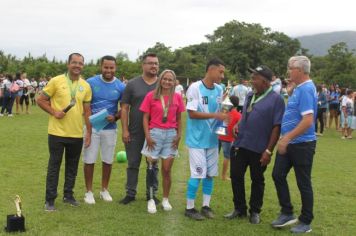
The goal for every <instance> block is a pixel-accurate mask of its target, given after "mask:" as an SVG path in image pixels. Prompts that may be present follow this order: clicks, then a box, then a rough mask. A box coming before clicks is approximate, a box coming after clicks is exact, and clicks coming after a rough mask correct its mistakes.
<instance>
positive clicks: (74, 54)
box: [68, 52, 84, 64]
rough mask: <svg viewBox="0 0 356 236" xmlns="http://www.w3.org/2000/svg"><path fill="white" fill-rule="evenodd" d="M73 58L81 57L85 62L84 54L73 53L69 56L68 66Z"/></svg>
mask: <svg viewBox="0 0 356 236" xmlns="http://www.w3.org/2000/svg"><path fill="white" fill-rule="evenodd" d="M73 56H80V57H82V58H83V61H84V57H83V55H82V54H80V53H78V52H74V53H71V54H70V55H69V56H68V64H69V63H70V61H71V60H72V57H73Z"/></svg>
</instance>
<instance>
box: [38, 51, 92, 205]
mask: <svg viewBox="0 0 356 236" xmlns="http://www.w3.org/2000/svg"><path fill="white" fill-rule="evenodd" d="M83 66H84V57H83V56H82V55H81V54H79V53H72V54H71V55H69V58H68V64H67V68H68V72H67V73H65V74H62V75H59V76H56V77H54V78H52V79H51V80H50V81H49V83H48V84H47V86H46V87H45V88H44V89H43V91H42V93H41V94H40V96H39V97H38V98H37V104H38V105H39V106H40V107H41V108H42V109H43V110H44V111H46V112H47V113H48V114H50V117H49V122H48V147H49V152H50V157H49V161H48V170H47V179H46V203H45V210H46V211H54V210H55V207H54V200H55V199H56V197H57V187H58V178H59V171H60V166H61V162H62V158H63V153H64V151H65V181H64V193H63V202H65V203H68V204H70V205H72V206H78V205H79V203H78V202H77V201H76V200H75V198H74V196H73V188H74V184H75V178H76V176H77V171H78V164H79V158H80V154H81V151H82V146H83V121H84V122H85V125H86V129H87V132H86V138H85V140H86V141H85V144H84V145H85V147H88V146H89V145H90V137H91V125H90V122H89V116H90V113H91V110H90V101H91V96H92V92H91V89H90V86H89V84H88V83H87V82H86V81H85V80H84V79H83V78H82V77H81V76H80V74H81V72H82V69H83ZM83 114H84V117H83Z"/></svg>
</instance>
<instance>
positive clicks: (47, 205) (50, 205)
mask: <svg viewBox="0 0 356 236" xmlns="http://www.w3.org/2000/svg"><path fill="white" fill-rule="evenodd" d="M55 210H56V208H55V207H54V201H53V200H51V201H46V203H45V211H55Z"/></svg>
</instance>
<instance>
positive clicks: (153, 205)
mask: <svg viewBox="0 0 356 236" xmlns="http://www.w3.org/2000/svg"><path fill="white" fill-rule="evenodd" d="M147 211H148V213H150V214H154V213H156V212H157V208H156V203H155V200H153V199H150V200H148V201H147Z"/></svg>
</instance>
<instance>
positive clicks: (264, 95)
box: [247, 86, 272, 112]
mask: <svg viewBox="0 0 356 236" xmlns="http://www.w3.org/2000/svg"><path fill="white" fill-rule="evenodd" d="M271 91H272V86H271V87H269V89H267V90H266V91H265V92H264V93H263V94H262V95H261V96H259V97H258V98H257V99H256V94H255V93H254V94H253V96H252V99H251V102H250V104H249V106H248V108H247V112H251V111H252V107H253V106H254V105H255V104H256V103H258V102H259V101H261V100H262V99H263V98H264V97H266V96H267V95H268V94H269V93H270V92H271Z"/></svg>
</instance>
